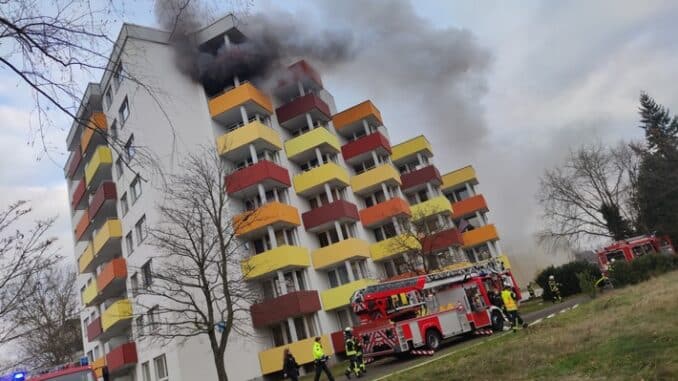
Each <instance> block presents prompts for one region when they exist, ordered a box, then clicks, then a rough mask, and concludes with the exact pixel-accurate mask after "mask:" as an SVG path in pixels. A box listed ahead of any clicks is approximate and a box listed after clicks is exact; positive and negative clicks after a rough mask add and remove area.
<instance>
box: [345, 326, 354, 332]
mask: <svg viewBox="0 0 678 381" xmlns="http://www.w3.org/2000/svg"><path fill="white" fill-rule="evenodd" d="M344 332H346V333H349V332H353V328H351V327H346V328H344Z"/></svg>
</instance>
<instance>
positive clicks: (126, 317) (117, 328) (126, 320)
mask: <svg viewBox="0 0 678 381" xmlns="http://www.w3.org/2000/svg"><path fill="white" fill-rule="evenodd" d="M131 321H132V303H131V302H130V301H129V299H121V300H118V301H116V302H114V303H113V304H111V305H110V306H109V307H108V308H106V310H105V311H104V313H103V314H102V315H101V327H102V328H103V330H104V333H105V334H106V337H113V336H116V335H118V334H120V333H122V332H123V331H124V330H125V329H126V328H128V327H129V325H130V323H131Z"/></svg>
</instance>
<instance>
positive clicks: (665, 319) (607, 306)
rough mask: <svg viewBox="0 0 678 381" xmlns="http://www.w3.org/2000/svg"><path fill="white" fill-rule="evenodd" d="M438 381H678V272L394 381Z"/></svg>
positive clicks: (605, 297)
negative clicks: (438, 380)
mask: <svg viewBox="0 0 678 381" xmlns="http://www.w3.org/2000/svg"><path fill="white" fill-rule="evenodd" d="M437 379H440V380H463V381H468V380H495V379H496V380H646V381H648V380H678V272H673V273H670V274H667V275H664V276H662V277H660V278H656V279H653V280H651V281H648V282H645V283H643V284H640V285H637V286H634V287H628V288H625V289H621V290H615V291H614V292H611V293H609V294H606V295H603V296H600V297H599V298H597V299H595V300H594V301H592V302H591V303H587V304H585V305H582V306H580V307H579V308H577V309H575V310H572V311H569V312H567V313H564V314H560V315H558V316H557V317H555V318H553V319H549V320H545V321H544V322H542V323H541V324H538V325H536V326H533V327H530V328H529V329H527V330H525V331H522V332H518V333H517V334H512V333H509V334H506V335H504V336H502V337H499V338H497V339H496V340H492V341H490V342H487V343H483V344H481V345H478V346H475V347H473V348H469V349H467V350H464V351H460V352H458V353H455V354H453V355H451V356H449V357H446V358H444V359H442V360H439V361H436V362H433V363H430V364H428V365H425V366H422V367H420V368H417V369H414V370H412V371H410V372H406V373H402V374H397V375H394V376H392V377H390V378H389V379H388V380H389V381H399V380H437Z"/></svg>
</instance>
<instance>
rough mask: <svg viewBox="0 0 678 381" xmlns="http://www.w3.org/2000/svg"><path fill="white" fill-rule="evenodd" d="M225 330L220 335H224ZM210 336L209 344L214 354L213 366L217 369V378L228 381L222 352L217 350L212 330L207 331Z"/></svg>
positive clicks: (217, 346)
mask: <svg viewBox="0 0 678 381" xmlns="http://www.w3.org/2000/svg"><path fill="white" fill-rule="evenodd" d="M225 334H226V332H223V333H222V335H225ZM208 335H209V338H210V344H211V346H212V356H214V368H215V369H216V370H217V380H218V381H228V375H227V374H226V363H225V361H224V354H223V353H222V351H220V350H219V344H217V343H218V340H217V335H216V333H215V332H214V331H212V332H209V333H208Z"/></svg>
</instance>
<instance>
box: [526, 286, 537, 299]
mask: <svg viewBox="0 0 678 381" xmlns="http://www.w3.org/2000/svg"><path fill="white" fill-rule="evenodd" d="M527 292H529V293H530V299H529V300H532V299H534V298H535V297H536V296H537V294H536V293H535V292H534V285H533V284H532V282H530V283H528V284H527Z"/></svg>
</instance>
